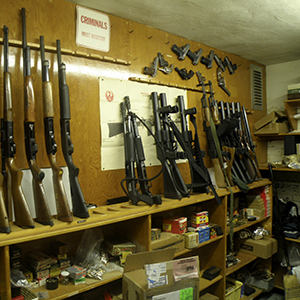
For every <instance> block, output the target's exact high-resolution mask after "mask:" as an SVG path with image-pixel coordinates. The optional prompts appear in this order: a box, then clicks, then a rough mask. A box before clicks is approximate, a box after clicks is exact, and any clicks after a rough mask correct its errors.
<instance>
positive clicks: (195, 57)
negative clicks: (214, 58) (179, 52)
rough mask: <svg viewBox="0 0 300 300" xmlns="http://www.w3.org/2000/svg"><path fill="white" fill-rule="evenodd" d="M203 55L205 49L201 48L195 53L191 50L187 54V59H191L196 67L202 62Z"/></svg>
mask: <svg viewBox="0 0 300 300" xmlns="http://www.w3.org/2000/svg"><path fill="white" fill-rule="evenodd" d="M202 53H203V49H201V48H200V49H199V50H197V51H195V52H192V51H191V50H189V51H188V53H187V57H189V58H190V59H191V60H192V63H193V65H194V66H197V65H198V63H199V61H200V58H201V55H202Z"/></svg>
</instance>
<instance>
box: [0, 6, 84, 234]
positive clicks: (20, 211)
mask: <svg viewBox="0 0 300 300" xmlns="http://www.w3.org/2000/svg"><path fill="white" fill-rule="evenodd" d="M21 14H22V48H23V74H24V129H25V149H26V157H27V161H28V166H29V169H30V171H31V174H32V189H33V195H34V207H35V215H36V218H35V221H36V222H39V223H41V224H43V225H50V226H53V224H54V223H53V219H52V215H51V211H50V206H49V201H48V199H47V195H46V192H45V189H44V186H43V179H44V177H45V174H44V172H43V171H42V170H41V169H40V168H39V166H38V165H37V161H36V154H37V152H38V146H37V144H36V141H35V106H36V103H35V96H34V85H33V79H32V75H31V65H30V62H31V60H30V47H28V45H27V40H26V11H25V8H22V10H21ZM8 33H9V29H8V27H6V26H4V27H3V34H4V51H3V53H4V73H3V74H4V75H3V87H4V88H3V89H4V97H3V102H2V103H0V107H1V109H0V113H1V115H0V118H1V156H2V172H1V176H0V232H3V233H10V231H11V229H10V225H9V222H12V221H13V219H12V218H13V213H12V211H14V218H15V220H14V223H15V224H16V225H17V226H20V227H21V228H34V227H35V224H34V220H33V218H32V214H31V212H30V209H29V205H28V202H27V200H26V198H25V195H24V192H23V190H22V187H21V181H22V178H23V172H22V171H21V170H20V169H19V168H18V167H17V166H16V163H15V153H16V144H15V142H14V130H13V113H12V111H13V99H12V93H11V74H10V73H9V65H8V62H9V61H8V50H9V40H8ZM40 50H41V64H42V88H43V106H44V129H45V143H46V149H47V155H48V159H49V162H50V166H51V169H52V181H53V186H54V191H55V193H54V194H55V203H56V209H57V219H58V220H61V221H63V222H72V221H73V215H74V216H76V217H79V218H88V217H89V212H88V209H87V205H86V202H85V199H84V196H83V193H82V191H81V187H80V184H79V181H78V174H79V169H78V168H77V167H76V166H75V165H74V163H73V161H72V153H73V148H74V146H73V144H72V142H71V139H70V136H71V133H70V119H71V117H70V102H69V91H68V85H67V83H66V66H65V64H64V63H62V61H61V49H60V41H59V40H58V41H57V56H58V62H59V65H58V69H59V76H58V77H59V78H58V81H59V95H60V107H61V116H60V122H61V140H62V149H63V154H64V158H65V161H66V164H67V167H68V171H69V181H70V194H71V197H72V199H71V200H72V208H73V215H72V213H71V208H70V205H69V201H68V199H67V195H66V191H65V189H64V185H63V182H62V175H63V170H62V168H61V167H60V166H58V164H57V162H56V151H57V145H56V142H55V135H54V125H53V124H54V109H53V96H52V83H51V81H50V76H49V62H48V61H47V60H46V59H45V50H44V37H43V36H41V37H40ZM6 168H7V170H8V172H9V174H10V177H11V184H10V186H11V193H8V186H9V185H8V182H7V178H8V174H7V171H6ZM8 195H11V196H8ZM12 207H13V210H12ZM7 212H8V213H7Z"/></svg>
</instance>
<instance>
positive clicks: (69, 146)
mask: <svg viewBox="0 0 300 300" xmlns="http://www.w3.org/2000/svg"><path fill="white" fill-rule="evenodd" d="M56 48H57V62H58V82H59V100H60V101H59V102H60V127H61V143H62V150H63V155H64V158H65V161H66V164H67V166H68V170H69V181H70V186H71V196H72V204H73V215H74V216H76V217H79V218H88V217H89V216H90V215H89V212H88V209H87V205H86V202H85V200H84V196H83V193H82V190H81V187H80V184H79V181H78V174H79V169H78V168H77V167H76V166H75V165H74V163H73V159H72V153H73V151H74V146H73V143H72V141H71V132H70V119H71V113H70V99H69V87H68V85H67V83H66V65H65V64H64V63H62V62H61V49H60V41H59V40H57V41H56Z"/></svg>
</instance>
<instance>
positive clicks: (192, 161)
mask: <svg viewBox="0 0 300 300" xmlns="http://www.w3.org/2000/svg"><path fill="white" fill-rule="evenodd" d="M169 124H170V126H171V128H172V130H173V131H174V134H175V136H176V138H177V140H178V142H179V144H180V145H181V147H182V148H183V150H184V152H185V153H186V154H187V158H188V160H189V163H190V168H191V166H192V167H193V168H194V169H195V170H196V171H197V173H198V174H199V175H200V176H201V177H202V178H203V179H204V180H205V181H206V182H207V185H208V186H209V187H210V189H211V190H212V192H213V194H214V196H215V198H216V200H217V202H218V204H219V205H221V204H222V201H221V199H220V197H219V195H218V194H217V192H216V190H215V188H214V186H213V184H212V182H211V180H210V178H209V176H208V174H207V173H205V172H204V171H203V170H202V169H201V168H200V167H199V166H198V165H197V163H196V160H195V158H194V156H193V154H192V152H191V150H190V148H189V147H187V145H186V143H185V142H184V140H183V138H182V135H181V132H180V131H179V129H178V128H177V126H176V124H175V123H174V122H173V121H172V120H171V119H169Z"/></svg>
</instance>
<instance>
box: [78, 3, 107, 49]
mask: <svg viewBox="0 0 300 300" xmlns="http://www.w3.org/2000/svg"><path fill="white" fill-rule="evenodd" d="M76 16H77V20H76V44H77V45H78V46H82V47H86V48H91V49H96V50H99V51H103V52H108V51H109V43H110V22H109V17H108V16H107V15H105V14H103V13H100V12H98V11H96V10H92V9H88V8H85V7H82V6H76Z"/></svg>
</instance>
